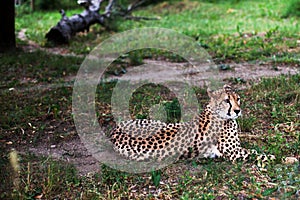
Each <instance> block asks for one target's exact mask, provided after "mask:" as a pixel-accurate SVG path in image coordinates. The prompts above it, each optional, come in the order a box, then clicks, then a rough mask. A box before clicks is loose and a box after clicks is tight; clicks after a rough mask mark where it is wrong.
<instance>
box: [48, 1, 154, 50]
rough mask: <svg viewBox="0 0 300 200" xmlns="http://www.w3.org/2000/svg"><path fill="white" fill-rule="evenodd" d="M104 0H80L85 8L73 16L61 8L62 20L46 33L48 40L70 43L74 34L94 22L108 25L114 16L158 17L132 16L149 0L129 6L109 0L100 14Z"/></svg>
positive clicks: (85, 29)
mask: <svg viewBox="0 0 300 200" xmlns="http://www.w3.org/2000/svg"><path fill="white" fill-rule="evenodd" d="M103 1H104V0H78V4H80V5H81V6H83V7H84V8H85V10H84V11H83V12H82V13H81V14H76V15H73V16H71V17H67V16H66V13H65V11H64V10H61V11H60V13H61V16H62V17H61V20H60V21H59V22H58V23H57V25H56V26H54V27H52V28H51V29H50V31H49V32H48V33H47V34H46V38H47V40H48V41H52V42H54V43H58V44H63V43H68V42H69V40H70V39H71V37H72V36H74V35H75V34H76V33H78V32H84V31H89V28H90V26H91V25H93V24H100V25H102V26H104V27H106V25H105V22H106V20H108V19H109V18H113V17H114V16H121V17H123V18H124V19H133V20H154V19H157V18H147V17H134V16H131V13H132V12H133V11H134V10H136V9H137V8H138V7H140V6H142V5H143V4H145V3H146V2H147V1H148V0H142V1H137V2H135V3H133V4H131V5H129V6H128V7H127V8H124V7H121V6H120V5H117V4H116V1H115V0H109V2H108V5H107V6H106V8H105V11H104V13H103V14H99V10H100V8H101V4H102V3H103Z"/></svg>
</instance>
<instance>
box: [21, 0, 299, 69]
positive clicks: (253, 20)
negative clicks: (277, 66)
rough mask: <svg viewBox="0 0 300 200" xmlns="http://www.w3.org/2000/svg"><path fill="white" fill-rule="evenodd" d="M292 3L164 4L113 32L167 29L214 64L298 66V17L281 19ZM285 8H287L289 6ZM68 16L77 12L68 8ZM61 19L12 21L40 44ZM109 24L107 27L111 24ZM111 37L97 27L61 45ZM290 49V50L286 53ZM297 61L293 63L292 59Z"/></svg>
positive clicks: (82, 46)
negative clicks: (205, 53) (239, 62)
mask: <svg viewBox="0 0 300 200" xmlns="http://www.w3.org/2000/svg"><path fill="white" fill-rule="evenodd" d="M296 5H298V3H295V0H289V1H287V2H282V1H280V0H276V1H270V0H265V1H257V0H255V1H190V0H187V1H164V2H161V3H156V4H153V5H149V6H147V7H144V8H143V9H140V10H138V11H136V12H134V15H135V16H148V17H159V18H160V20H152V21H151V20H150V21H130V20H127V21H126V20H125V21H124V20H121V19H119V20H117V21H116V22H114V23H113V24H115V25H114V26H115V28H116V29H114V31H125V30H129V29H132V28H142V27H161V28H170V29H173V30H176V31H178V32H180V33H183V34H186V35H188V36H191V37H193V38H195V40H196V41H198V42H199V43H200V44H201V45H202V46H203V47H206V48H207V50H208V51H209V53H210V54H211V55H213V57H214V58H216V61H219V62H221V61H224V60H228V59H230V60H243V61H244V60H246V61H248V60H256V59H267V60H271V59H272V57H273V56H276V57H281V59H279V60H278V62H285V60H289V61H290V62H293V63H299V53H297V52H298V51H297V49H298V48H299V45H298V43H297V39H298V38H299V31H298V30H299V25H298V23H297V17H293V16H291V17H288V18H283V17H282V16H283V15H284V11H285V10H287V9H288V10H289V11H288V12H289V13H292V11H290V10H291V8H293V9H297V6H296ZM289 7H290V8H289ZM67 12H68V16H71V15H72V14H75V13H77V14H78V13H80V12H81V10H80V9H77V10H68V11H67ZM59 19H60V15H59V13H56V12H53V11H49V12H34V13H31V14H30V15H24V16H22V17H17V18H16V30H17V31H20V30H21V29H23V28H25V27H26V35H27V37H28V39H30V40H33V41H35V42H37V43H39V44H41V45H45V44H46V41H45V38H44V37H45V34H46V33H47V31H48V30H49V29H50V27H52V26H53V25H55V24H56V23H57V22H58V20H59ZM110 24H112V23H110ZM110 33H113V32H110V31H109V30H108V31H106V30H105V29H103V28H102V27H100V26H99V25H94V26H92V27H91V31H90V32H89V33H83V34H78V35H77V36H76V37H74V38H73V39H72V40H71V43H70V45H68V46H64V48H68V49H69V50H71V51H72V52H75V53H79V54H82V53H83V54H86V53H89V52H90V51H91V50H92V49H93V48H94V47H95V46H96V45H98V44H99V43H100V42H101V41H103V40H104V39H106V38H108V37H109V34H110ZM288 49H289V50H291V49H295V51H294V52H293V51H289V53H288V52H287V50H288ZM293 57H296V59H291V58H293Z"/></svg>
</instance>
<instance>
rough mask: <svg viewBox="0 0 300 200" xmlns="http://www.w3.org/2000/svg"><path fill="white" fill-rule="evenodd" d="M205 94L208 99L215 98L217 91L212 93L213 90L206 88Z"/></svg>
mask: <svg viewBox="0 0 300 200" xmlns="http://www.w3.org/2000/svg"><path fill="white" fill-rule="evenodd" d="M206 92H207V94H208V97H209V98H210V99H214V98H216V94H217V91H214V90H212V89H211V88H210V87H208V88H207V90H206Z"/></svg>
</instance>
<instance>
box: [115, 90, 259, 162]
mask: <svg viewBox="0 0 300 200" xmlns="http://www.w3.org/2000/svg"><path fill="white" fill-rule="evenodd" d="M208 94H209V97H210V102H209V103H208V105H207V106H206V108H205V109H204V111H203V112H202V113H201V114H198V115H196V116H195V117H194V118H193V120H191V121H189V122H185V123H174V124H166V123H164V122H160V121H153V120H130V121H124V122H121V123H119V124H118V125H117V126H116V128H115V129H114V130H113V131H112V132H111V134H110V140H111V142H112V143H113V146H114V149H115V150H116V151H117V152H118V153H120V154H121V155H123V156H125V157H127V158H129V159H132V160H137V161H149V160H159V161H161V160H164V159H168V158H174V159H176V160H177V159H193V158H207V157H210V158H214V157H224V158H227V159H229V160H231V161H236V160H237V159H242V160H246V159H248V158H249V157H250V155H251V154H257V153H256V152H255V151H254V150H248V149H245V148H242V147H241V144H240V140H239V137H238V125H237V122H236V120H235V119H236V118H237V117H239V116H240V115H241V108H240V96H239V95H238V94H237V93H236V92H235V91H233V90H232V88H231V87H230V86H229V85H225V86H224V87H223V89H221V90H218V91H215V92H210V91H208ZM258 156H259V155H258Z"/></svg>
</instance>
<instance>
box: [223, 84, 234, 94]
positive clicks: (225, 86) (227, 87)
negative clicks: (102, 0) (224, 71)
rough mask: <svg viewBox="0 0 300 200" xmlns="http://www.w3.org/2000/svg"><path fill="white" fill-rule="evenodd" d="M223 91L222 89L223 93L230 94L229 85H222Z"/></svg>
mask: <svg viewBox="0 0 300 200" xmlns="http://www.w3.org/2000/svg"><path fill="white" fill-rule="evenodd" d="M223 89H224V91H225V92H226V93H228V92H232V88H231V86H230V85H224V86H223Z"/></svg>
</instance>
